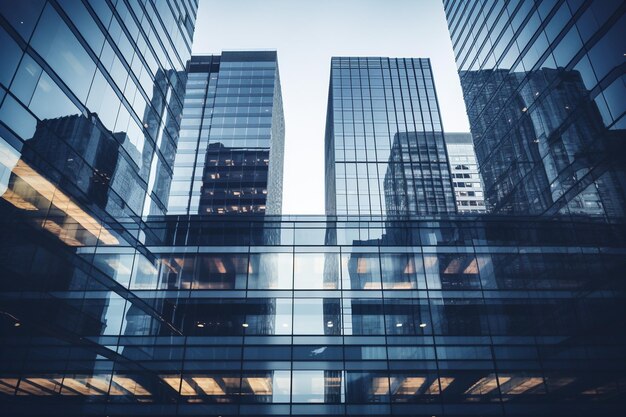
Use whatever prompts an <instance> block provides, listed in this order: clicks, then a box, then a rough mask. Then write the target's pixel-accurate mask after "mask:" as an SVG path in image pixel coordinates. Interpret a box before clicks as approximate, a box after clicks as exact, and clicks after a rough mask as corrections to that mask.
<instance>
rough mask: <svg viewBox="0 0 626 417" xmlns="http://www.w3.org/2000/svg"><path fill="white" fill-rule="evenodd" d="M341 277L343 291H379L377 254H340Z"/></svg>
mask: <svg viewBox="0 0 626 417" xmlns="http://www.w3.org/2000/svg"><path fill="white" fill-rule="evenodd" d="M341 275H342V281H343V288H344V289H353V290H376V289H381V283H380V261H379V258H378V253H348V254H342V255H341Z"/></svg>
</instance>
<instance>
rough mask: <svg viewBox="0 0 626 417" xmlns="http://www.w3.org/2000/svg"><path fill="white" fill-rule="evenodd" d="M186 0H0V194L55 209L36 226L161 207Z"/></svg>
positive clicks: (174, 124) (134, 214) (70, 233)
mask: <svg viewBox="0 0 626 417" xmlns="http://www.w3.org/2000/svg"><path fill="white" fill-rule="evenodd" d="M196 9H197V4H196V2H195V1H192V0H186V1H181V2H176V3H173V2H172V3H170V2H163V4H158V5H157V4H154V3H153V2H148V3H146V4H144V3H132V4H127V3H126V2H123V1H122V2H117V3H116V4H115V6H112V5H111V4H109V3H108V2H101V1H78V2H57V1H25V2H13V3H8V2H4V3H2V8H1V17H0V37H1V38H2V39H0V44H1V45H2V51H3V64H2V74H1V78H0V83H1V85H2V93H1V96H0V100H1V103H0V120H1V122H2V123H1V124H0V136H1V139H0V140H1V143H0V146H1V147H2V149H3V151H2V152H3V155H4V159H3V163H4V165H5V167H6V171H5V173H4V174H3V175H4V176H3V178H4V177H6V178H7V181H8V183H7V184H4V187H3V189H4V190H5V193H4V195H3V198H4V200H6V201H8V202H10V203H11V204H13V205H14V206H15V207H22V208H23V207H29V208H30V210H31V215H32V216H33V217H37V216H44V217H45V216H46V215H47V213H48V212H51V211H52V212H55V213H57V215H58V218H57V221H56V222H52V221H50V222H48V223H44V222H40V224H41V226H42V227H44V228H46V229H48V230H50V231H53V232H54V233H56V234H57V235H58V236H64V237H66V238H67V239H70V238H71V239H78V240H80V239H84V240H85V241H90V240H91V239H98V238H99V237H98V235H97V230H99V229H100V228H101V227H102V226H103V225H105V227H110V228H112V229H116V230H118V229H119V230H126V231H128V230H130V229H126V228H125V227H122V226H121V224H122V223H124V222H125V220H127V219H132V223H134V225H133V226H132V227H131V229H132V230H135V231H130V232H129V233H136V230H137V229H138V228H140V224H141V220H140V219H141V217H142V216H145V215H149V214H163V213H165V211H166V204H167V197H168V191H169V188H170V181H171V173H172V164H173V158H174V154H175V150H176V146H177V142H178V131H179V123H180V116H181V110H182V104H183V93H184V85H185V78H184V77H185V72H184V71H183V70H184V67H185V63H186V62H187V60H188V59H189V58H190V56H191V42H192V36H193V28H194V21H195V13H196ZM14 167H21V169H19V170H16V171H15V170H14V174H16V175H15V177H17V178H15V180H13V179H11V180H9V178H10V173H11V170H12V169H13V168H14ZM18 178H19V179H18ZM20 187H21V188H20ZM20 193H21V194H20ZM70 201H72V203H71V204H70ZM76 203H78V205H77V206H76V207H75V204H76ZM78 206H81V207H82V208H81V209H78ZM94 233H96V235H94Z"/></svg>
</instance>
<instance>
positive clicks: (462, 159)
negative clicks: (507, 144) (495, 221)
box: [445, 133, 486, 214]
mask: <svg viewBox="0 0 626 417" xmlns="http://www.w3.org/2000/svg"><path fill="white" fill-rule="evenodd" d="M445 136H446V149H447V150H448V157H449V158H450V172H451V174H452V186H453V187H454V196H455V199H456V205H457V210H458V212H459V213H461V214H463V213H484V212H485V211H486V209H485V200H484V195H483V186H482V181H481V180H480V174H479V171H478V162H477V161H476V153H475V152H474V142H473V140H472V135H471V134H470V133H446V135H445Z"/></svg>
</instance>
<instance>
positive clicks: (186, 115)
mask: <svg viewBox="0 0 626 417" xmlns="http://www.w3.org/2000/svg"><path fill="white" fill-rule="evenodd" d="M284 142H285V131H284V117H283V107H282V98H281V91H280V79H279V76H278V62H277V56H276V52H272V51H266V52H265V51H264V52H261V51H259V52H223V53H222V54H221V55H209V56H193V57H192V58H191V60H190V61H189V64H188V67H187V86H186V91H185V101H184V110H183V117H182V122H181V132H180V139H179V144H178V152H177V154H176V160H175V163H174V178H173V182H172V188H171V192H170V198H169V204H168V213H169V214H186V213H188V214H207V213H209V214H211V213H216V214H225V213H266V212H267V213H268V214H270V213H271V214H277V213H280V211H281V204H282V174H283V149H284Z"/></svg>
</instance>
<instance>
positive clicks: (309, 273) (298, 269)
mask: <svg viewBox="0 0 626 417" xmlns="http://www.w3.org/2000/svg"><path fill="white" fill-rule="evenodd" d="M294 288H295V289H320V290H321V289H325V290H335V289H338V288H339V254H336V253H297V254H296V255H295V260H294Z"/></svg>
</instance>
